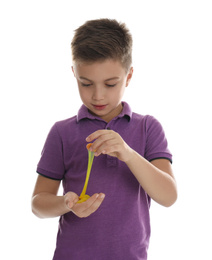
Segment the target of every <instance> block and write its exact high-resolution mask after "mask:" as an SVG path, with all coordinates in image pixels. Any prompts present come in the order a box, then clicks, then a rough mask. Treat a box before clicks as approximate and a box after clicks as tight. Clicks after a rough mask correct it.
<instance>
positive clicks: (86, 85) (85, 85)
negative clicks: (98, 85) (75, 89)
mask: <svg viewBox="0 0 212 260" xmlns="http://www.w3.org/2000/svg"><path fill="white" fill-rule="evenodd" d="M81 85H82V86H83V87H89V86H91V84H85V83H82V82H81Z"/></svg>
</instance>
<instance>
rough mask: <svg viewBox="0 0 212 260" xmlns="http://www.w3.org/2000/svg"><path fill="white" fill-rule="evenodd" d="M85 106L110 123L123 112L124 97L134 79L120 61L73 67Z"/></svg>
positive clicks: (131, 71)
mask: <svg viewBox="0 0 212 260" xmlns="http://www.w3.org/2000/svg"><path fill="white" fill-rule="evenodd" d="M72 70H73V72H74V75H75V77H76V79H77V83H78V88H79V93H80V97H81V100H82V102H83V104H84V105H85V106H86V107H87V108H88V109H89V111H90V112H91V113H92V114H94V115H96V116H98V117H100V118H102V119H103V120H105V121H106V122H109V121H110V120H112V119H113V118H114V117H116V116H117V115H119V114H120V112H121V111H122V104H121V100H122V96H123V94H124V90H125V87H127V86H128V84H129V82H130V79H131V77H132V73H133V68H131V69H130V71H129V72H128V73H126V70H125V69H124V68H123V66H122V65H121V63H120V62H119V61H114V60H106V61H103V62H94V63H80V64H75V65H74V67H72Z"/></svg>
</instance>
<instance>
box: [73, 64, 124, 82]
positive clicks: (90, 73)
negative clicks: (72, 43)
mask: <svg viewBox="0 0 212 260" xmlns="http://www.w3.org/2000/svg"><path fill="white" fill-rule="evenodd" d="M74 70H75V73H76V74H77V76H78V77H79V78H84V79H91V80H92V79H94V78H99V77H101V78H105V79H109V78H117V77H121V76H122V75H124V74H125V69H124V68H123V66H122V64H121V63H120V62H119V61H115V60H105V61H101V62H100V61H97V62H92V63H87V62H84V63H75V64H74Z"/></svg>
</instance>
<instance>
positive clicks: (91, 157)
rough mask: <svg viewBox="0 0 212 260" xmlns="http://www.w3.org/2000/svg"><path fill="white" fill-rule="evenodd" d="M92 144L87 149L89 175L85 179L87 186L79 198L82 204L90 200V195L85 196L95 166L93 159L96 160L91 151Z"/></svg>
mask: <svg viewBox="0 0 212 260" xmlns="http://www.w3.org/2000/svg"><path fill="white" fill-rule="evenodd" d="M91 145H92V143H90V144H87V146H86V148H87V149H88V167H87V173H86V178H85V184H84V187H83V190H82V193H81V194H80V196H79V201H78V203H82V202H84V201H86V200H87V199H89V198H90V196H89V195H87V194H85V193H86V190H87V186H88V181H89V177H90V172H91V167H92V164H93V159H94V152H91V151H89V148H90V147H91Z"/></svg>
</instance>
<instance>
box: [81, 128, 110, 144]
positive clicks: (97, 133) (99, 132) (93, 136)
mask: <svg viewBox="0 0 212 260" xmlns="http://www.w3.org/2000/svg"><path fill="white" fill-rule="evenodd" d="M108 132H109V131H108V130H97V131H95V132H93V133H92V134H90V135H89V136H88V137H87V138H86V139H85V140H86V141H87V142H92V141H93V140H95V139H97V138H99V137H100V136H101V135H105V134H108Z"/></svg>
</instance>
